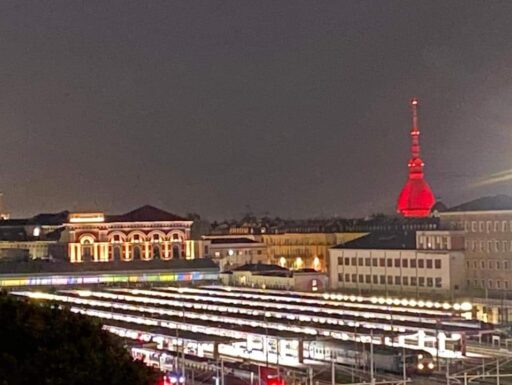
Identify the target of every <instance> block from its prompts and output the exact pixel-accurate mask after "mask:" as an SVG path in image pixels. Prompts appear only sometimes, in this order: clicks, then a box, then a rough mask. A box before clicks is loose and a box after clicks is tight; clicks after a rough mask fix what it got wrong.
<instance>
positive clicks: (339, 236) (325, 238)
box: [258, 232, 366, 271]
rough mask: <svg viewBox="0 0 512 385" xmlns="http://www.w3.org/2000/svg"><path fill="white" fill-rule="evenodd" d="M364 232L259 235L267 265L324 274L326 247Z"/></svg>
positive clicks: (356, 236) (361, 234) (327, 251)
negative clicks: (265, 248) (310, 270)
mask: <svg viewBox="0 0 512 385" xmlns="http://www.w3.org/2000/svg"><path fill="white" fill-rule="evenodd" d="M365 234H366V233H363V232H345V233H281V234H270V233H269V234H261V235H259V236H258V238H259V239H261V242H263V243H264V244H265V245H266V246H267V252H268V256H269V262H271V263H274V264H277V265H279V266H281V267H286V268H289V269H292V270H300V269H305V268H309V269H314V270H318V271H326V262H327V256H328V255H329V248H331V247H333V246H335V245H338V244H340V243H345V242H349V241H351V240H353V239H357V238H359V237H361V236H363V235H365Z"/></svg>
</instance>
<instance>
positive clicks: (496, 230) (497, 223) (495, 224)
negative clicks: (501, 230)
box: [494, 221, 500, 233]
mask: <svg viewBox="0 0 512 385" xmlns="http://www.w3.org/2000/svg"><path fill="white" fill-rule="evenodd" d="M499 225H500V224H499V222H498V221H494V232H495V233H497V232H498V227H499Z"/></svg>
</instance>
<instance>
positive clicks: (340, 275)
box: [338, 273, 343, 282]
mask: <svg viewBox="0 0 512 385" xmlns="http://www.w3.org/2000/svg"><path fill="white" fill-rule="evenodd" d="M338 281H339V282H343V274H342V273H339V274H338Z"/></svg>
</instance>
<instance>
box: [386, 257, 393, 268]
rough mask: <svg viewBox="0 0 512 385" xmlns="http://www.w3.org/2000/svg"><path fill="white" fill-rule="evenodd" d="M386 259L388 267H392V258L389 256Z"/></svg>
mask: <svg viewBox="0 0 512 385" xmlns="http://www.w3.org/2000/svg"><path fill="white" fill-rule="evenodd" d="M387 261H388V267H393V260H392V259H391V258H390V259H388V260H387Z"/></svg>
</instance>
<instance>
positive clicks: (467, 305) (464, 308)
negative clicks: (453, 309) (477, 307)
mask: <svg viewBox="0 0 512 385" xmlns="http://www.w3.org/2000/svg"><path fill="white" fill-rule="evenodd" d="M472 308H473V306H471V304H470V303H469V302H463V303H461V304H460V310H462V311H470V310H471V309H472Z"/></svg>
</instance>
